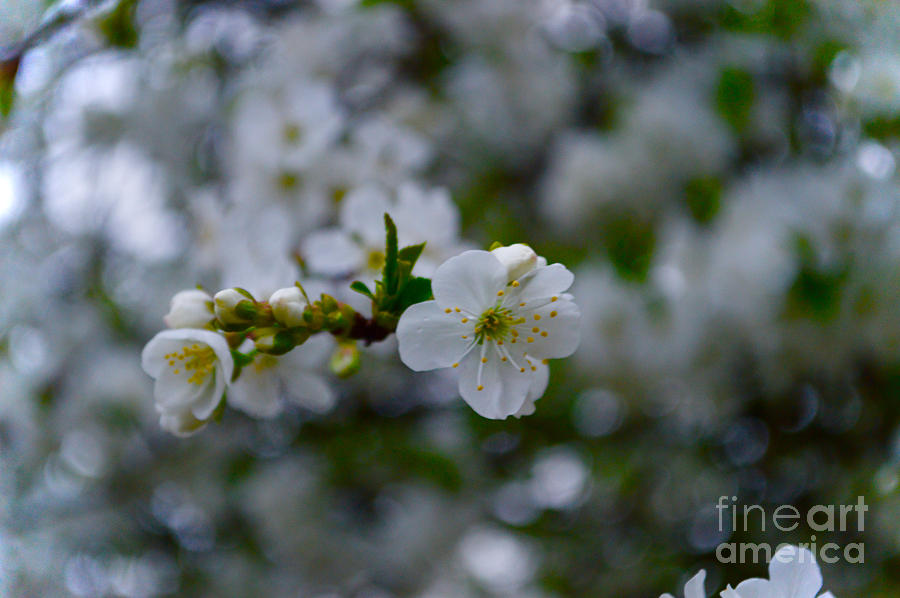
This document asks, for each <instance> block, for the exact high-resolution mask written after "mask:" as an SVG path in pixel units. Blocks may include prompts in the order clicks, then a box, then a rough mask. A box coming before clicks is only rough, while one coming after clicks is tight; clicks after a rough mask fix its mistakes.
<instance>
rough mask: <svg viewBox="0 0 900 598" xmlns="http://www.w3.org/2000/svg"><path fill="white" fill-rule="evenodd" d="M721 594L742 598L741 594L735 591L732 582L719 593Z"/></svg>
mask: <svg viewBox="0 0 900 598" xmlns="http://www.w3.org/2000/svg"><path fill="white" fill-rule="evenodd" d="M719 596H721V598H741V595H740V594H738V593H737V592H735V591H734V588H732V587H731V585H730V584H729V586H728V587H727V588H725V589H724V590H722V591H721V592H720V593H719Z"/></svg>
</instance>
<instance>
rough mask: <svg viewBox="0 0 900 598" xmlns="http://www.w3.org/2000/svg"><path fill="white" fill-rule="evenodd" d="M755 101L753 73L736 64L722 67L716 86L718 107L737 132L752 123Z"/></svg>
mask: <svg viewBox="0 0 900 598" xmlns="http://www.w3.org/2000/svg"><path fill="white" fill-rule="evenodd" d="M755 101H756V88H755V86H754V82H753V75H751V74H750V73H749V72H747V71H746V70H744V69H743V68H740V67H735V66H730V67H725V68H724V69H722V72H721V73H720V74H719V83H718V85H717V86H716V109H717V111H718V113H719V115H720V116H721V117H722V118H724V119H725V121H726V122H727V123H728V124H729V125H731V127H732V128H733V129H734V130H735V131H736V132H738V133H740V132H742V131H743V130H744V129H746V128H747V125H748V124H750V114H751V111H752V110H753V103H754V102H755Z"/></svg>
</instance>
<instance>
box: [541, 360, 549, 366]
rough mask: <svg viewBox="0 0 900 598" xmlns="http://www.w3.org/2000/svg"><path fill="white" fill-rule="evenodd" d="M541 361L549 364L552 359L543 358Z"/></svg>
mask: <svg viewBox="0 0 900 598" xmlns="http://www.w3.org/2000/svg"><path fill="white" fill-rule="evenodd" d="M541 363H543V364H544V365H547V364H548V363H550V360H549V359H542V360H541Z"/></svg>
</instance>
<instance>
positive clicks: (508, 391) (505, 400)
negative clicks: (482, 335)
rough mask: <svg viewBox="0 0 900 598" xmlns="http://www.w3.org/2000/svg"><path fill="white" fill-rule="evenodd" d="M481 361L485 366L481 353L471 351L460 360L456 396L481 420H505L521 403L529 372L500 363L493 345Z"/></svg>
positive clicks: (487, 348) (529, 379)
mask: <svg viewBox="0 0 900 598" xmlns="http://www.w3.org/2000/svg"><path fill="white" fill-rule="evenodd" d="M484 358H486V359H487V362H486V363H482V361H481V360H482V354H481V352H479V351H477V350H473V351H472V352H471V353H469V354H468V355H467V356H466V358H465V359H464V360H463V361H462V363H461V365H460V368H459V369H460V372H459V394H460V395H462V398H463V399H464V400H465V401H466V403H468V404H469V406H470V407H472V409H474V410H475V412H476V413H478V414H479V415H481V416H482V417H486V418H489V419H505V418H507V417H509V416H510V415H513V414H514V413H516V412H517V411H518V410H519V409H521V407H522V404H523V403H524V402H525V397H526V395H527V394H528V388H529V387H530V386H531V371H530V370H529V369H528V368H526V370H525V372H520V371H519V370H518V369H516V368H515V367H514V366H512V365H511V364H509V363H508V362H506V363H504V362H502V361H501V360H500V359H501V357H500V355H499V354H498V353H497V352H496V350H495V349H494V346H493V345H488V346H487V347H486V349H485V351H484ZM479 368H480V370H481V375H480V376H479V375H478V374H479ZM479 386H480V387H481V390H479Z"/></svg>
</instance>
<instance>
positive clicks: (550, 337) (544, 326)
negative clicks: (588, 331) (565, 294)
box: [516, 298, 581, 359]
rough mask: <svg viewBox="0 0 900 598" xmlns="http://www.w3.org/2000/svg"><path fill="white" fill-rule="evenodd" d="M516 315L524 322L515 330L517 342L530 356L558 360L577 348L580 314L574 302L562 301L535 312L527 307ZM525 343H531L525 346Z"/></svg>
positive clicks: (579, 334) (579, 333)
mask: <svg viewBox="0 0 900 598" xmlns="http://www.w3.org/2000/svg"><path fill="white" fill-rule="evenodd" d="M519 313H521V314H522V317H524V318H525V319H526V321H525V323H523V324H519V325H518V326H517V327H516V329H517V330H518V331H519V337H518V341H519V344H521V343H525V344H524V345H523V346H524V347H525V350H526V351H528V354H529V355H533V356H535V357H537V358H539V359H544V358H547V359H560V358H562V357H568V356H569V355H571V354H572V353H574V352H575V350H576V349H577V348H578V344H579V342H580V341H581V328H580V326H579V320H580V318H581V312H580V311H579V309H578V306H577V305H575V304H574V303H573V302H571V301H568V300H567V299H564V298H561V299H559V300H558V301H554V302H553V303H548V304H546V305H544V306H543V307H541V308H539V309H536V310H528V309H527V307H526V308H525V309H524V310H523V311H522V312H519ZM535 316H537V319H535ZM536 328H537V329H538V331H537V332H535V329H536ZM543 333H546V336H544V335H543ZM528 339H532V341H531V342H528Z"/></svg>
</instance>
